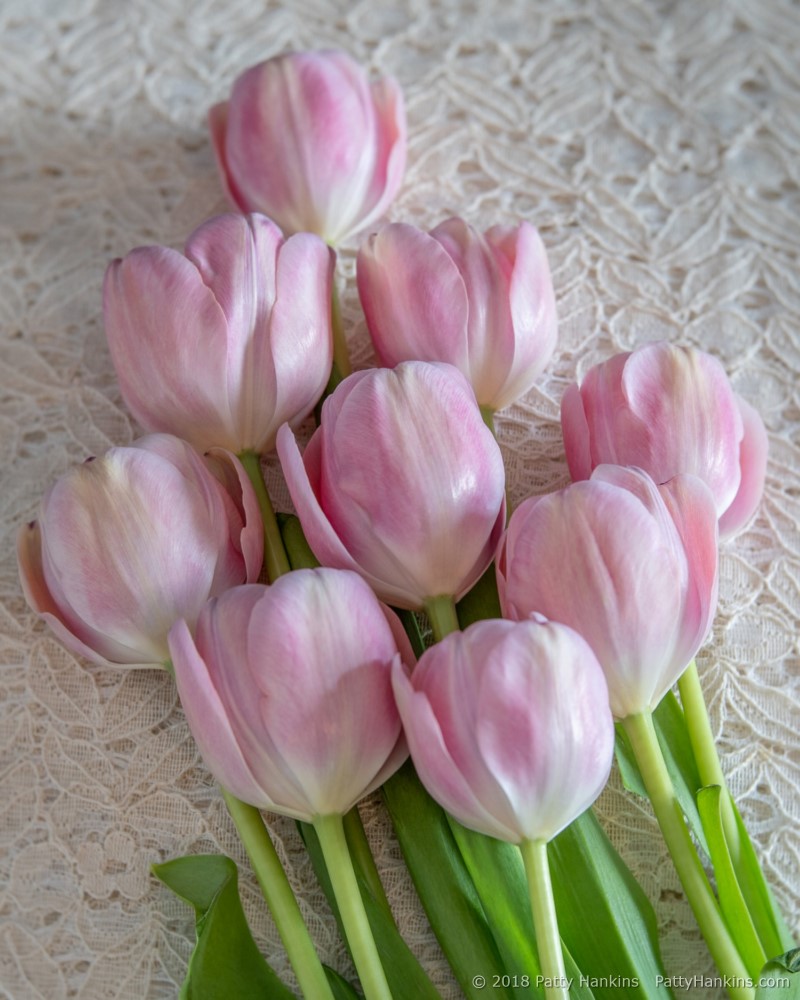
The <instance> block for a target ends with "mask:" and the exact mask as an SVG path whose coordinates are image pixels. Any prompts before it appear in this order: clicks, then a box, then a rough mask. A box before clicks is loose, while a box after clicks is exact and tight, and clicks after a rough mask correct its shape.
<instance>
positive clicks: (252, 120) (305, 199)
mask: <svg viewBox="0 0 800 1000" xmlns="http://www.w3.org/2000/svg"><path fill="white" fill-rule="evenodd" d="M209 125H210V127H211V138H212V140H213V142H214V148H215V151H216V154H217V161H218V165H219V169H220V173H221V175H222V183H223V185H224V187H225V189H226V191H227V194H228V196H229V197H230V199H231V201H232V202H233V203H234V204H235V205H236V206H237V207H238V208H240V209H241V210H242V211H243V212H265V213H266V214H267V215H269V216H270V217H271V218H273V219H275V221H276V222H277V223H278V224H279V225H280V226H282V228H283V229H284V230H285V231H286V232H290V233H294V232H310V233H317V234H318V235H319V236H322V237H323V238H324V239H325V240H326V241H327V242H328V243H331V244H334V245H335V244H338V243H340V242H341V241H342V240H344V239H346V238H347V237H348V236H350V235H352V234H353V233H356V232H358V231H359V230H360V229H363V228H364V227H365V226H368V225H369V224H370V223H371V222H373V221H374V220H375V219H377V218H379V217H380V216H381V215H383V213H384V212H385V211H386V209H387V207H388V206H389V204H390V202H391V201H392V199H393V198H394V196H395V194H396V193H397V189H398V188H399V187H400V184H401V182H402V179H403V171H404V169H405V161H406V119H405V110H404V107H403V94H402V92H401V90H400V87H399V86H398V85H397V83H396V82H395V81H394V80H393V79H391V78H390V77H383V78H381V79H379V80H376V81H374V82H370V80H369V78H368V76H367V74H366V72H365V71H364V70H363V69H362V68H361V67H360V66H359V65H358V64H357V63H355V62H354V61H353V60H352V59H351V58H350V56H348V55H346V54H345V53H344V52H296V53H290V54H288V55H282V56H277V57H276V58H274V59H269V60H267V62H263V63H260V64H259V65H258V66H253V67H252V68H251V69H249V70H247V71H246V72H245V73H243V74H242V75H241V76H240V77H239V78H238V79H237V80H236V82H235V83H234V85H233V93H232V94H231V99H230V100H229V101H228V102H226V103H224V104H218V105H216V106H215V107H213V108H212V109H211V111H210V113H209Z"/></svg>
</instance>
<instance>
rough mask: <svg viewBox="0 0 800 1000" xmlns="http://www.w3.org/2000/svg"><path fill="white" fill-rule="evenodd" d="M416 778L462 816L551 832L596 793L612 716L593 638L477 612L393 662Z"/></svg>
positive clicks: (496, 831) (523, 833)
mask: <svg viewBox="0 0 800 1000" xmlns="http://www.w3.org/2000/svg"><path fill="white" fill-rule="evenodd" d="M393 681H394V690H395V697H396V698H397V704H398V708H399V709H400V716H401V718H402V720H403V728H404V730H405V733H406V739H407V740H408V746H409V750H410V751H411V757H412V760H413V761H414V766H415V767H416V769H417V773H418V774H419V777H420V780H421V781H422V783H423V784H424V785H425V787H426V788H427V789H428V791H429V792H430V794H431V795H432V796H433V798H434V799H436V800H437V802H439V803H440V805H442V806H443V807H444V808H445V809H447V810H448V812H450V813H452V814H453V816H455V817H456V819H458V820H459V821H460V822H461V823H463V824H464V825H465V826H468V827H470V828H471V829H473V830H478V831H480V832H481V833H486V834H488V835H489V836H491V837H498V838H499V839H501V840H506V841H510V842H512V843H520V842H521V841H523V840H532V841H536V840H543V841H548V840H551V839H552V838H553V837H555V835H556V834H557V833H559V832H560V831H561V830H563V829H564V827H566V826H568V825H569V824H570V823H571V822H572V821H573V820H574V819H576V818H577V817H578V816H579V815H580V814H581V813H582V812H583V811H584V810H585V809H588V808H589V806H590V805H591V804H592V803H593V802H594V800H595V799H596V798H597V796H598V795H599V794H600V792H601V791H602V789H603V787H604V785H605V783H606V781H607V780H608V774H609V771H610V769H611V759H612V756H613V751H614V723H613V720H612V718H611V712H610V711H609V708H608V691H607V688H606V682H605V679H604V677H603V671H602V670H601V669H600V665H599V664H598V662H597V659H596V657H595V656H594V654H593V653H592V650H591V649H590V648H589V646H588V645H587V644H586V642H585V641H584V640H583V639H582V638H581V637H580V636H579V635H578V634H577V633H575V632H573V631H572V629H569V628H567V627H566V626H564V625H558V624H555V623H553V622H546V623H545V622H538V621H525V622H508V621H499V620H494V621H480V622H476V623H475V624H474V625H471V626H470V627H469V628H468V629H466V631H464V632H452V633H451V634H450V635H448V636H446V637H445V638H444V639H443V640H442V641H441V642H439V643H437V644H436V645H435V646H432V647H431V648H430V649H428V650H427V651H426V652H425V653H424V654H423V656H422V658H421V659H420V661H419V663H418V664H417V666H416V668H415V669H414V672H413V674H411V675H410V676H409V675H408V674H407V673H406V672H405V671H404V670H403V668H402V667H400V666H396V667H395V668H394V670H393Z"/></svg>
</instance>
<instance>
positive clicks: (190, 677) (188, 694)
mask: <svg viewBox="0 0 800 1000" xmlns="http://www.w3.org/2000/svg"><path fill="white" fill-rule="evenodd" d="M169 651H170V656H171V658H172V665H173V667H174V668H175V683H176V684H177V687H178V694H179V695H180V699H181V704H182V705H183V710H184V712H185V713H186V718H187V720H188V722H189V727H190V728H191V730H192V735H193V736H194V738H195V741H196V743H197V745H198V747H199V748H200V752H201V753H202V755H203V759H204V760H205V761H206V762H207V764H208V765H209V767H210V768H211V770H212V772H213V774H214V777H215V778H216V779H217V780H218V781H219V782H220V783H221V784H222V785H223V786H224V787H225V788H226V789H227V790H228V791H229V792H232V793H233V794H234V795H235V796H236V797H237V798H239V799H241V800H242V801H243V802H248V803H250V805H253V806H256V807H257V808H259V809H274V808H275V806H274V803H273V801H272V799H271V798H270V797H269V796H268V795H267V793H266V792H265V791H264V789H263V788H262V787H261V786H260V785H259V784H258V782H257V781H256V779H255V777H254V776H253V773H252V771H251V770H250V768H249V766H248V764H247V761H246V760H245V758H244V756H243V754H242V751H241V748H240V747H239V744H238V742H237V740H236V736H235V735H234V731H233V729H232V727H231V724H230V721H229V718H228V713H227V711H226V707H225V705H224V704H223V702H222V701H221V699H220V696H219V694H218V692H217V689H216V687H215V685H214V682H213V680H212V678H211V676H210V674H209V670H208V667H207V666H206V663H205V661H204V660H203V658H202V657H201V656H200V655H199V654H198V652H197V648H196V646H195V643H194V640H193V639H192V636H191V633H190V631H189V627H188V626H187V624H186V622H185V621H177V622H176V623H175V624H174V625H173V627H172V629H171V630H170V633H169ZM218 762H222V764H223V766H219V763H218ZM305 818H310V817H305Z"/></svg>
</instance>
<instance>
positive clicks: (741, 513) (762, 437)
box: [719, 396, 769, 538]
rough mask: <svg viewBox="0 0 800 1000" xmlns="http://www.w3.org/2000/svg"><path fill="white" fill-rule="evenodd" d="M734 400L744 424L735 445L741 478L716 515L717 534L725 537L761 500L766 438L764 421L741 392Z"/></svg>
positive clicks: (766, 445)
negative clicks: (732, 494)
mask: <svg viewBox="0 0 800 1000" xmlns="http://www.w3.org/2000/svg"><path fill="white" fill-rule="evenodd" d="M736 402H737V404H738V406H739V411H740V413H741V416H742V424H743V427H744V436H743V437H742V443H741V446H740V449H739V467H740V469H741V472H742V479H741V482H740V483H739V490H738V492H737V494H736V496H735V497H734V499H733V502H732V503H731V505H730V507H728V508H727V509H726V510H725V511H723V513H722V515H721V516H720V519H719V533H720V537H721V538H729V537H730V536H731V535H733V534H735V533H736V532H737V531H740V530H741V529H742V528H743V527H744V526H745V525H746V524H747V522H748V521H749V520H750V518H751V517H752V516H753V514H754V513H755V511H756V508H757V507H758V505H759V503H760V502H761V497H762V495H763V493H764V481H765V479H766V476H767V452H768V450H769V442H768V439H767V429H766V427H765V426H764V421H763V420H762V419H761V417H760V416H759V414H758V413H757V412H756V411H755V410H754V409H753V407H752V406H751V405H750V404H749V403H748V402H746V401H745V400H744V399H742V397H741V396H736Z"/></svg>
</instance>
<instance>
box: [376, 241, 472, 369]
mask: <svg viewBox="0 0 800 1000" xmlns="http://www.w3.org/2000/svg"><path fill="white" fill-rule="evenodd" d="M357 278H358V293H359V296H360V298H361V304H362V306H363V307H364V315H365V316H366V319H367V326H368V327H369V331H370V336H371V337H372V342H373V344H374V345H375V350H376V352H377V354H378V357H379V359H380V361H381V364H383V365H385V366H386V367H387V368H392V367H394V366H395V365H396V364H398V363H399V362H401V361H408V360H412V359H416V360H420V361H446V362H448V363H449V364H453V365H455V366H456V367H457V368H459V370H460V371H462V372H464V373H465V374H468V373H469V351H468V344H467V319H468V311H469V307H468V302H467V289H466V288H465V286H464V280H463V278H462V277H461V275H460V274H459V271H458V268H457V266H456V265H455V263H454V262H453V261H452V260H451V258H450V256H449V255H448V253H447V252H446V250H445V248H444V247H442V246H441V244H440V243H439V241H438V240H437V239H436V238H435V237H434V234H431V235H430V236H429V235H428V234H427V233H423V232H421V231H420V230H419V229H416V228H415V227H414V226H409V225H406V224H404V223H395V224H393V225H390V226H384V228H383V229H381V230H380V232H378V233H376V234H375V235H374V236H371V237H370V238H369V239H368V240H367V241H366V243H365V244H364V245H363V246H362V248H361V250H360V251H359V254H358V271H357Z"/></svg>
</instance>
